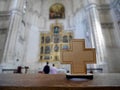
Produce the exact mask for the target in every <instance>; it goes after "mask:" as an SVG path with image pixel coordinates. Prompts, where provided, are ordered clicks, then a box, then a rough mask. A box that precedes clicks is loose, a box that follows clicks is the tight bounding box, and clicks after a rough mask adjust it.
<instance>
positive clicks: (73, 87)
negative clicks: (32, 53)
mask: <svg viewBox="0 0 120 90" xmlns="http://www.w3.org/2000/svg"><path fill="white" fill-rule="evenodd" d="M0 90H120V73H108V74H104V73H103V74H95V75H94V79H93V80H85V79H84V80H82V79H79V80H67V79H66V77H65V75H64V74H56V75H46V74H0Z"/></svg>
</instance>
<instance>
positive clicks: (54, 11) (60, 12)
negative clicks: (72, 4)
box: [49, 3, 65, 19]
mask: <svg viewBox="0 0 120 90" xmlns="http://www.w3.org/2000/svg"><path fill="white" fill-rule="evenodd" d="M49 18H50V19H63V18H65V8H64V6H63V5H62V4H59V3H56V4H54V5H52V6H51V7H50V11H49Z"/></svg>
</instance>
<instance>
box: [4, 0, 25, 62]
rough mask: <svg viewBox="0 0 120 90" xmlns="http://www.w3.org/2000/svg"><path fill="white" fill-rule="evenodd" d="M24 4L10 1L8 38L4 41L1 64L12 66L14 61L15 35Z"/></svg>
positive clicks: (15, 0)
mask: <svg viewBox="0 0 120 90" xmlns="http://www.w3.org/2000/svg"><path fill="white" fill-rule="evenodd" d="M24 2H25V0H11V7H10V13H11V17H10V24H9V27H8V36H7V40H6V45H5V50H4V55H3V60H2V63H10V64H14V61H15V60H16V58H15V56H16V53H15V46H16V40H17V34H18V31H19V28H20V26H21V21H22V18H23V7H24Z"/></svg>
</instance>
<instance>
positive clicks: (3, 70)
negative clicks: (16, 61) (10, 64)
mask: <svg viewBox="0 0 120 90" xmlns="http://www.w3.org/2000/svg"><path fill="white" fill-rule="evenodd" d="M5 71H13V73H14V72H15V71H17V69H2V72H5Z"/></svg>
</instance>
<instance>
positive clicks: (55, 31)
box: [54, 26, 60, 34]
mask: <svg viewBox="0 0 120 90" xmlns="http://www.w3.org/2000/svg"><path fill="white" fill-rule="evenodd" d="M59 29H60V28H59V27H58V26H55V27H54V34H58V33H59V31H60V30H59Z"/></svg>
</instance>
